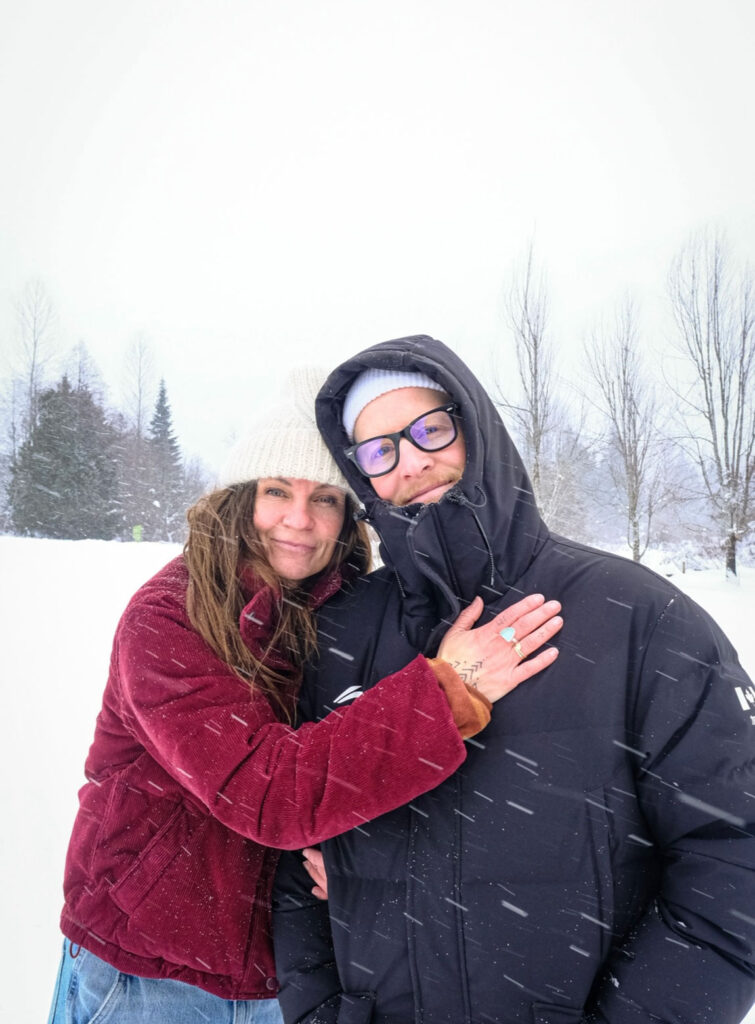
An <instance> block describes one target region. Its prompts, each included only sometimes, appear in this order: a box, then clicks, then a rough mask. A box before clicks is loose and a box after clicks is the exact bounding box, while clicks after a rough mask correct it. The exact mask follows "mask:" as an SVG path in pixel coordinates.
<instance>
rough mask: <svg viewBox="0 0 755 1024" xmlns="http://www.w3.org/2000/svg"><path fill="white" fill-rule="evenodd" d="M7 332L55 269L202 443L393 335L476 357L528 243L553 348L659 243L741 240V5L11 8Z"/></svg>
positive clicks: (745, 21) (503, 338) (82, 311)
mask: <svg viewBox="0 0 755 1024" xmlns="http://www.w3.org/2000/svg"><path fill="white" fill-rule="evenodd" d="M0 12H2V13H1V14H0V140H1V141H2V149H3V154H4V155H3V157H2V160H0V204H1V206H0V327H1V329H2V334H0V340H2V343H3V346H4V347H7V348H8V349H10V348H11V346H12V340H13V331H14V323H13V316H12V298H13V296H14V295H16V294H17V293H18V292H19V291H20V289H21V288H22V287H23V285H24V284H25V282H26V281H28V280H29V279H30V278H32V277H40V278H42V279H43V280H44V282H45V283H46V284H47V286H48V288H49V290H50V292H51V294H52V296H53V299H54V301H55V305H56V307H57V310H58V317H59V334H60V344H61V347H68V346H72V345H74V344H76V343H78V342H79V341H83V342H85V343H86V345H87V346H88V347H89V349H90V351H91V353H92V355H93V356H94V358H95V359H96V360H97V362H98V363H99V366H100V368H101V370H102V372H103V374H104V376H105V379H106V381H107V382H108V383H109V384H110V385H111V388H112V392H113V394H112V398H113V400H114V401H115V400H116V399H117V397H118V395H117V382H118V377H119V373H120V370H121V364H122V359H123V353H124V350H125V348H126V347H127V345H128V343H129V341H130V340H131V339H132V338H133V337H134V336H135V335H137V334H138V333H140V332H143V333H144V334H145V335H146V336H147V337H149V338H150V339H151V341H152V344H153V346H154V348H155V352H156V356H157V367H158V372H159V373H161V374H162V375H164V376H165V378H166V381H167V386H168V394H169V398H170V400H171V404H172V407H173V413H174V420H175V426H176V430H177V432H178V434H179V439H180V441H181V443H182V445H183V447H184V449H185V450H186V451H187V453H189V454H197V455H199V456H201V457H202V458H203V459H205V460H206V461H207V462H208V463H210V464H213V463H215V462H217V460H218V459H219V458H220V457H221V455H222V452H223V450H224V447H225V445H226V444H227V442H228V440H229V439H230V437H231V436H232V435H233V434H234V432H236V431H237V430H239V429H240V428H242V427H243V424H244V422H245V420H246V419H248V418H249V417H250V416H251V415H252V414H253V413H254V412H255V411H256V410H257V409H259V408H260V407H263V406H264V405H265V404H267V403H269V402H270V401H271V396H272V395H274V393H275V391H276V390H277V388H278V387H279V386H280V384H281V381H282V379H283V376H284V373H285V368H286V367H287V366H288V365H290V364H292V363H298V362H319V363H325V364H335V363H336V362H337V361H339V360H340V359H341V358H343V357H345V356H347V355H351V354H353V352H355V351H356V350H358V349H359V348H362V347H364V346H366V345H368V344H371V343H373V342H376V341H382V340H384V339H386V338H391V337H396V336H398V335H401V334H407V333H416V332H428V333H432V334H435V335H436V336H437V337H440V338H442V339H443V340H445V341H447V342H448V343H449V344H450V345H451V346H452V347H454V348H455V349H456V350H457V351H458V352H459V353H460V354H461V355H462V357H463V358H465V359H466V360H467V361H468V362H469V363H470V364H471V365H472V367H473V368H474V369H475V370H476V371H477V372H478V373H480V374H482V375H484V374H486V373H488V372H489V369H490V365H491V358H492V354H493V351H494V350H495V349H496V347H498V349H499V350H501V351H502V356H501V358H502V359H503V360H504V361H505V359H506V356H507V351H508V353H509V358H510V349H508V350H507V332H506V327H505V323H504V319H503V316H502V297H503V295H504V293H505V291H506V288H507V285H508V282H509V280H510V275H511V271H512V267H513V266H514V265H515V264H516V262H517V261H518V260H520V259H521V257H522V254H523V253H524V252H525V250H526V248H527V246H528V244H529V242H530V240H531V239H533V238H534V241H535V245H536V251H537V254H538V256H539V257H540V260H541V262H542V264H543V265H544V268H545V270H546V271H547V275H548V283H549V290H550V298H551V317H552V323H553V330H554V339H556V340H558V343H559V346H560V348H561V349H562V350H563V353H564V355H565V357H566V363H567V366H568V364H569V362H574V361H575V360H576V359H577V350H578V343H579V342H581V340H582V337H583V335H584V333H585V332H586V330H587V329H588V328H589V326H590V325H591V324H592V323H593V322H594V321H595V319H596V318H597V317H599V316H601V315H605V314H606V313H610V312H611V311H612V309H613V308H614V306H615V304H616V303H617V301H619V300H620V298H621V297H622V296H623V295H624V294H625V293H626V292H627V291H630V292H632V293H633V294H634V295H635V296H636V297H637V299H638V300H639V301H640V303H641V312H642V317H643V322H644V324H645V327H646V333H647V334H648V335H650V336H652V337H654V340H655V342H656V343H657V344H659V345H663V344H666V342H667V336H664V331H665V329H666V328H665V326H664V324H663V317H662V307H663V293H664V288H665V278H666V274H667V271H668V267H669V263H670V261H671V259H672V257H673V256H674V255H675V253H676V252H677V251H678V250H679V248H680V247H681V246H682V245H683V244H684V242H685V241H686V240H687V238H688V237H689V235H690V233H691V232H693V231H696V230H699V229H700V228H704V227H713V228H716V229H722V230H724V231H725V232H726V233H727V235H728V238H729V240H730V242H731V244H732V247H733V249H734V252H735V254H736V255H737V257H738V258H742V259H750V260H752V259H753V257H754V256H755V201H754V198H753V180H754V179H755V159H754V157H755V143H754V142H753V121H754V118H753V98H754V97H755V88H754V76H753V60H752V54H753V51H754V49H755V4H753V3H752V2H751V0H715V2H703V0H632V2H616V0H600V2H598V0H519V2H510V0H374V2H373V0H264V2H263V0H212V2H210V0H169V2H168V0H148V2H144V0H128V2H127V3H124V2H123V0H117V2H115V0H91V2H88V0H86V2H85V0H66V2H64V3H61V2H59V0H25V2H24V3H23V4H22V3H19V2H12V0H0Z"/></svg>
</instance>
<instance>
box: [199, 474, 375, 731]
mask: <svg viewBox="0 0 755 1024" xmlns="http://www.w3.org/2000/svg"><path fill="white" fill-rule="evenodd" d="M256 494H257V483H256V481H255V480H252V481H249V482H247V483H243V484H235V485H234V486H232V487H224V488H222V489H221V490H217V491H212V492H211V493H210V494H207V495H205V496H204V497H202V498H200V499H199V501H198V502H197V503H196V504H195V505H193V506H192V507H191V508H190V509H189V511H188V512H187V513H186V518H187V519H188V522H189V537H188V540H187V541H186V544H185V546H184V561H185V563H186V566H187V568H188V570H189V587H188V592H187V610H188V614H189V619H190V621H191V624H192V626H193V627H194V628H195V629H196V631H197V632H198V633H199V634H200V636H201V637H202V638H203V639H204V640H205V641H206V643H207V644H209V646H210V647H211V648H212V650H213V651H214V652H215V653H216V654H217V655H218V657H219V658H221V659H222V660H223V661H224V662H226V664H227V665H229V666H230V668H231V669H232V670H233V671H234V672H235V673H236V675H237V676H238V677H239V678H240V679H242V680H243V681H244V682H245V683H247V684H248V685H249V686H250V688H251V689H252V690H261V691H262V692H263V693H265V694H266V696H267V697H268V698H269V699H270V700H271V701H272V702H273V704H274V705H277V706H278V708H279V709H280V710H281V711H282V713H283V715H284V717H285V718H286V719H288V720H289V721H290V720H291V713H292V708H293V697H294V694H295V690H296V687H297V686H298V683H299V682H300V680H301V672H302V668H303V666H304V663H305V662H306V661H307V660H308V659H309V658H311V657H312V656H313V655H314V654H315V653H316V651H317V627H316V623H315V617H314V613H313V611H312V609H311V608H310V607H309V606H308V602H307V600H306V598H307V593H308V591H309V590H310V589H311V586H312V583H313V582H314V580H316V579H317V578H318V577H319V576H320V575H322V574H326V573H328V572H331V571H332V570H333V569H336V568H338V567H340V566H342V565H345V564H347V563H348V564H349V565H351V566H353V567H354V568H355V569H356V571H357V572H366V571H367V569H368V568H369V565H370V545H369V540H368V537H367V530H366V527H365V526H364V524H363V523H361V522H356V521H355V520H354V504H353V502H352V500H351V498H350V497H349V496H348V495H346V508H345V514H344V521H343V527H342V528H341V533H340V535H339V538H338V541H337V542H336V546H335V550H334V552H333V555H332V557H331V559H330V562H329V563H328V564H327V565H326V566H325V568H324V569H323V570H322V573H318V574H317V576H315V577H310V578H309V579H308V580H302V581H300V582H297V583H291V582H290V581H286V580H283V579H281V577H280V576H279V575H278V574H277V573H276V572H275V571H274V570H273V568H272V566H271V565H270V563H269V561H268V560H267V558H266V556H265V554H264V551H263V548H262V545H261V543H260V541H259V539H258V536H257V531H256V530H255V528H254V524H253V521H252V513H253V509H254V501H255V497H256ZM246 567H248V568H251V570H252V572H253V573H254V576H255V577H256V578H257V580H259V581H260V583H262V584H268V585H269V586H270V587H271V588H272V589H273V592H274V593H276V594H277V595H279V597H278V602H277V604H278V607H277V613H278V614H277V621H276V624H275V628H274V630H273V635H272V637H271V639H270V643H269V645H268V649H270V650H274V651H277V652H280V654H282V655H283V657H284V658H285V659H286V661H288V662H289V663H290V664H291V666H292V671H291V672H286V671H285V670H283V669H277V668H274V667H272V666H271V665H270V664H267V663H266V660H265V657H264V653H263V656H262V658H260V657H258V656H257V655H256V654H255V653H254V652H253V651H251V650H250V649H249V648H248V647H247V646H246V644H245V643H244V641H243V640H242V638H241V632H240V629H239V617H240V616H241V612H242V610H243V608H244V606H245V604H246V598H245V597H244V592H243V589H242V585H241V579H240V573H241V570H242V569H243V568H246Z"/></svg>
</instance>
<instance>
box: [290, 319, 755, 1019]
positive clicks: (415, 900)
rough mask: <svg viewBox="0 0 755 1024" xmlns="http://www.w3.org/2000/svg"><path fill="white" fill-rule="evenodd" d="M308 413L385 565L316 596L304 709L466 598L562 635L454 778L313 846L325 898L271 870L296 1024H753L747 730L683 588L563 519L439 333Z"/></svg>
mask: <svg viewBox="0 0 755 1024" xmlns="http://www.w3.org/2000/svg"><path fill="white" fill-rule="evenodd" d="M418 375H419V376H418ZM317 414H318V423H319V426H320V429H321V431H322V433H323V436H324V437H325V439H326V442H327V443H328V445H329V447H330V448H331V450H332V451H333V453H334V455H335V457H336V460H337V461H338V463H339V465H340V467H341V468H342V470H343V471H344V473H345V474H346V475H347V477H348V478H349V480H350V482H351V484H352V486H353V487H354V489H355V491H356V492H357V494H358V495H359V497H360V499H361V500H362V502H363V503H364V506H365V516H366V518H367V520H368V522H370V523H371V524H372V525H373V526H374V527H375V529H376V530H377V532H378V534H379V536H380V539H381V555H382V558H383V561H384V563H385V567H384V568H383V569H381V570H379V571H378V572H377V573H375V574H373V575H371V576H369V577H367V578H365V579H363V580H362V581H360V583H359V584H358V585H357V586H356V588H355V589H354V590H353V591H352V592H351V593H348V594H347V593H343V594H341V595H338V596H337V597H336V598H335V599H334V601H333V602H331V603H329V604H328V605H327V607H326V608H325V609H324V612H323V614H322V616H321V621H320V628H321V633H320V651H321V655H320V663H319V669H318V671H317V673H316V674H314V673H312V674H310V676H309V677H308V678H307V679H306V680H305V684H304V687H303V690H302V712H303V715H304V716H305V717H308V718H312V719H317V718H319V717H321V716H322V715H324V714H326V713H327V712H328V711H329V710H331V709H332V708H334V707H339V706H342V705H343V704H344V703H345V702H346V701H348V700H350V699H358V696H359V694H360V693H361V692H363V691H364V690H365V689H366V688H367V687H369V686H371V685H373V684H374V683H375V682H376V681H377V680H378V679H380V677H381V676H383V675H386V674H387V673H388V672H391V671H393V670H394V669H395V668H397V667H398V666H400V665H401V664H403V663H405V662H406V660H407V659H408V657H410V656H411V655H412V654H413V653H414V652H416V651H423V652H427V653H434V652H435V648H436V646H437V643H438V639H439V633H440V630H442V628H444V627H443V626H440V627H439V626H438V623H439V622H442V620H447V621H448V620H451V619H453V618H455V617H456V615H457V614H458V612H459V609H461V608H462V607H463V606H464V605H465V604H468V603H469V602H471V601H472V599H473V598H474V597H475V595H478V594H479V595H480V596H481V597H482V598H483V599H484V601H485V606H486V611H485V614H486V615H487V616H488V617H489V616H491V615H492V614H494V613H496V612H498V611H500V610H501V609H502V608H504V607H506V606H507V605H509V604H511V603H513V602H514V601H516V600H517V599H518V598H519V597H521V595H522V594H526V593H531V592H535V591H537V592H541V593H544V594H547V596H548V597H550V598H555V599H557V600H559V601H561V603H562V606H563V609H564V621H565V625H564V627H563V630H562V632H561V634H560V635H559V638H558V646H559V649H560V656H559V658H558V660H557V661H556V662H555V663H554V664H553V665H552V666H550V667H549V668H547V669H546V670H545V671H543V672H542V673H541V674H540V675H539V676H538V677H537V678H535V679H534V680H531V681H530V682H529V684H528V685H527V686H526V687H519V688H518V689H517V690H516V691H515V692H514V693H512V694H510V695H509V696H508V697H507V698H506V701H505V703H504V704H503V705H502V706H501V708H500V713H498V712H496V714H495V715H494V716H493V719H492V721H491V723H490V725H489V726H488V727H487V728H486V729H485V730H484V731H483V732H482V733H480V734H479V735H478V736H477V737H476V738H475V740H474V741H472V742H471V743H470V744H469V745H470V748H471V749H469V751H468V756H467V759H466V761H465V762H464V764H463V765H462V766H461V767H460V768H459V769H458V771H457V772H456V773H455V774H454V775H453V776H451V778H449V779H448V780H447V781H446V782H444V783H443V784H442V785H440V786H438V787H437V788H436V789H435V790H433V791H431V792H430V793H427V794H425V795H424V796H422V797H420V798H419V799H417V800H415V801H413V802H412V803H411V804H410V805H409V806H406V807H403V808H400V809H399V810H397V811H395V812H393V813H391V814H387V815H385V816H383V817H381V818H379V819H377V820H374V821H369V822H364V824H363V825H360V826H359V827H358V828H355V829H354V830H353V831H351V832H349V833H346V834H345V835H343V836H340V837H338V838H336V839H333V840H330V841H329V842H328V843H326V844H324V846H323V854H324V858H325V865H326V868H327V874H328V884H329V899H328V902H327V903H321V902H318V901H317V900H316V899H314V898H313V897H312V896H311V893H310V891H309V890H310V888H311V882H309V883H308V882H307V880H306V876H305V875H304V873H303V872H302V871H301V869H300V867H299V866H298V865H296V864H294V863H293V861H292V859H291V858H292V856H293V855H287V859H285V860H284V861H283V862H282V864H283V866H282V869H281V874H280V878H279V889H278V900H277V906H278V909H277V913H276V923H275V930H276V958H277V967H278V971H279V975H280V979H281V982H282V986H283V989H282V993H281V1004H282V1007H283V1012H284V1016H285V1019H286V1021H287V1022H293V1021H297V1022H303V1021H307V1022H327V1021H338V1022H339V1024H346V1022H350V1024H356V1022H372V1024H408V1022H410V1021H421V1022H423V1024H465V1022H466V1024H486V1022H501V1024H504V1022H512V1024H513V1022H527V1024H556V1022H558V1024H576V1022H587V1021H596V1022H601V1024H645V1022H647V1024H649V1022H651V1021H662V1022H669V1024H670V1022H675V1024H682V1022H684V1024H738V1022H739V1021H740V1020H741V1018H742V1017H743V1016H744V1014H745V1013H746V1011H747V1009H748V1007H749V1006H750V1004H751V1002H752V1000H753V998H754V997H755V983H754V978H755V969H754V968H753V925H755V881H754V880H755V872H753V871H752V868H753V863H754V860H755V857H754V848H755V843H753V839H752V835H753V829H752V825H751V823H752V821H753V817H754V815H755V749H754V746H753V737H755V728H753V723H752V720H751V715H750V713H749V712H746V711H745V710H744V709H743V702H742V701H740V699H739V696H738V694H739V693H745V692H748V686H750V685H751V684H750V682H749V680H748V678H747V676H746V675H745V673H744V672H743V670H742V668H741V667H740V665H739V663H738V661H737V656H736V652H735V651H734V650H733V648H732V646H731V644H730V643H729V641H728V640H727V638H726V637H725V636H724V634H723V633H722V632H721V630H720V629H719V628H718V626H717V625H716V624H715V623H714V622H713V621H712V620H711V619H710V617H709V616H708V615H707V614H706V613H705V612H704V611H703V610H702V609H700V608H699V607H698V606H697V605H696V604H695V603H694V602H692V601H690V600H689V599H688V598H687V597H685V596H684V595H683V594H681V593H680V592H679V591H678V590H676V589H675V588H674V587H673V586H672V585H671V584H670V583H669V582H668V581H667V580H665V579H662V578H661V577H659V576H657V575H655V574H654V573H652V572H651V571H649V570H647V569H645V568H644V567H641V566H638V565H635V564H634V563H631V562H629V561H627V560H625V559H622V558H618V557H616V556H613V555H609V554H606V553H604V552H600V551H596V550H593V549H590V548H587V547H585V546H583V545H580V544H576V543H574V542H572V541H569V540H566V539H564V538H561V537H556V536H554V535H552V534H551V533H550V532H549V530H548V528H547V526H546V525H545V523H544V522H543V521H542V519H541V517H540V515H539V513H538V510H537V508H536V505H535V502H534V499H533V495H532V489H531V486H530V482H529V480H528V478H527V474H526V472H525V469H524V466H523V464H522V461H521V459H520V457H519V454H518V452H517V451H516V448H515V447H514V445H513V443H512V442H511V439H510V438H509V436H508V434H507V433H506V430H505V429H504V427H503V425H502V423H501V421H500V419H499V417H498V414H497V412H496V410H495V407H494V405H493V403H492V402H491V400H490V399H489V397H488V396H487V394H486V393H485V392H484V390H483V389H482V387H481V385H480V384H479V382H478V381H477V380H476V379H475V378H474V376H473V375H472V374H471V373H470V371H469V370H468V368H467V367H466V366H465V365H464V364H463V363H462V362H461V361H460V360H459V359H458V358H457V357H456V356H455V355H454V353H453V352H451V351H450V350H449V349H448V348H446V347H445V346H444V345H442V344H441V343H440V342H438V341H435V340H433V339H431V338H427V337H423V336H419V337H413V338H403V339H399V340H397V341H392V342H386V343H384V344H381V345H376V346H374V347H373V348H370V349H367V350H366V351H365V352H362V353H360V354H359V355H358V356H356V357H355V358H353V359H350V360H348V361H347V362H345V363H344V364H343V365H342V366H340V367H339V368H338V369H337V370H336V371H335V372H334V373H333V374H331V376H330V377H329V379H328V381H327V382H326V384H325V386H324V387H323V389H322V391H321V392H320V395H319V397H318V402H317ZM586 514H587V513H586ZM516 642H517V639H516V637H515V636H514V637H512V636H511V635H510V632H509V631H503V635H502V636H501V643H516ZM374 784H375V785H376V786H379V785H380V784H381V780H380V779H379V778H376V779H375V780H374ZM284 856H286V855H284ZM297 872H298V873H297Z"/></svg>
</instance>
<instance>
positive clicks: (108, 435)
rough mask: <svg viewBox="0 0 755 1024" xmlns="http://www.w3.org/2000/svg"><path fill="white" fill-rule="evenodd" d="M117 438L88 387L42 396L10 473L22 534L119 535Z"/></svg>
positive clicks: (61, 388)
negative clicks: (35, 415)
mask: <svg viewBox="0 0 755 1024" xmlns="http://www.w3.org/2000/svg"><path fill="white" fill-rule="evenodd" d="M117 439H118V438H117V433H116V431H115V430H114V429H113V427H112V426H111V424H110V423H109V421H108V419H107V416H106V414H105V411H104V409H103V408H102V407H101V406H100V405H99V404H98V403H97V402H96V401H95V399H94V397H93V396H92V393H91V391H90V390H89V388H88V387H87V386H86V385H85V384H80V385H79V386H77V387H76V388H73V387H71V384H70V381H69V379H68V377H67V376H64V377H63V378H62V379H61V380H60V382H59V383H58V384H57V386H56V387H55V388H51V389H48V390H47V391H44V392H42V394H41V395H40V398H39V405H38V410H37V421H36V423H35V424H34V426H33V428H32V430H31V433H30V435H29V437H28V439H27V440H26V441H25V442H24V443H23V444H22V445H21V447H20V449H19V451H18V454H17V457H16V458H15V459H14V461H13V464H12V467H11V482H10V488H9V499H10V509H11V517H12V521H13V526H14V528H15V530H16V532H18V533H21V534H26V535H31V536H37V537H57V538H67V539H73V540H78V539H81V538H84V537H95V538H100V539H103V540H109V539H110V538H112V537H113V536H115V533H116V529H117V518H118V513H117V496H116V492H117V479H116V465H115V447H116V443H117Z"/></svg>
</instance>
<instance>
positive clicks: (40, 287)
mask: <svg viewBox="0 0 755 1024" xmlns="http://www.w3.org/2000/svg"><path fill="white" fill-rule="evenodd" d="M15 312H16V322H17V324H18V328H19V346H20V360H19V362H20V366H19V367H18V368H17V376H19V377H20V378H21V379H22V381H23V389H24V408H23V412H22V414H21V423H20V433H21V440H28V438H29V437H30V435H31V431H32V429H33V427H34V424H35V423H36V420H37V404H38V400H39V394H40V392H41V390H42V385H43V374H44V369H45V366H46V365H47V363H48V362H49V360H50V357H51V355H52V351H51V345H52V340H53V335H54V331H55V326H56V316H55V309H54V307H53V304H52V300H51V298H50V295H49V293H48V291H47V288H46V287H45V285H44V283H43V282H42V281H41V280H39V279H38V278H37V279H35V280H32V281H29V282H28V283H27V285H26V286H25V287H24V289H23V291H22V292H21V294H20V295H19V296H18V298H17V299H16V301H15Z"/></svg>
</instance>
